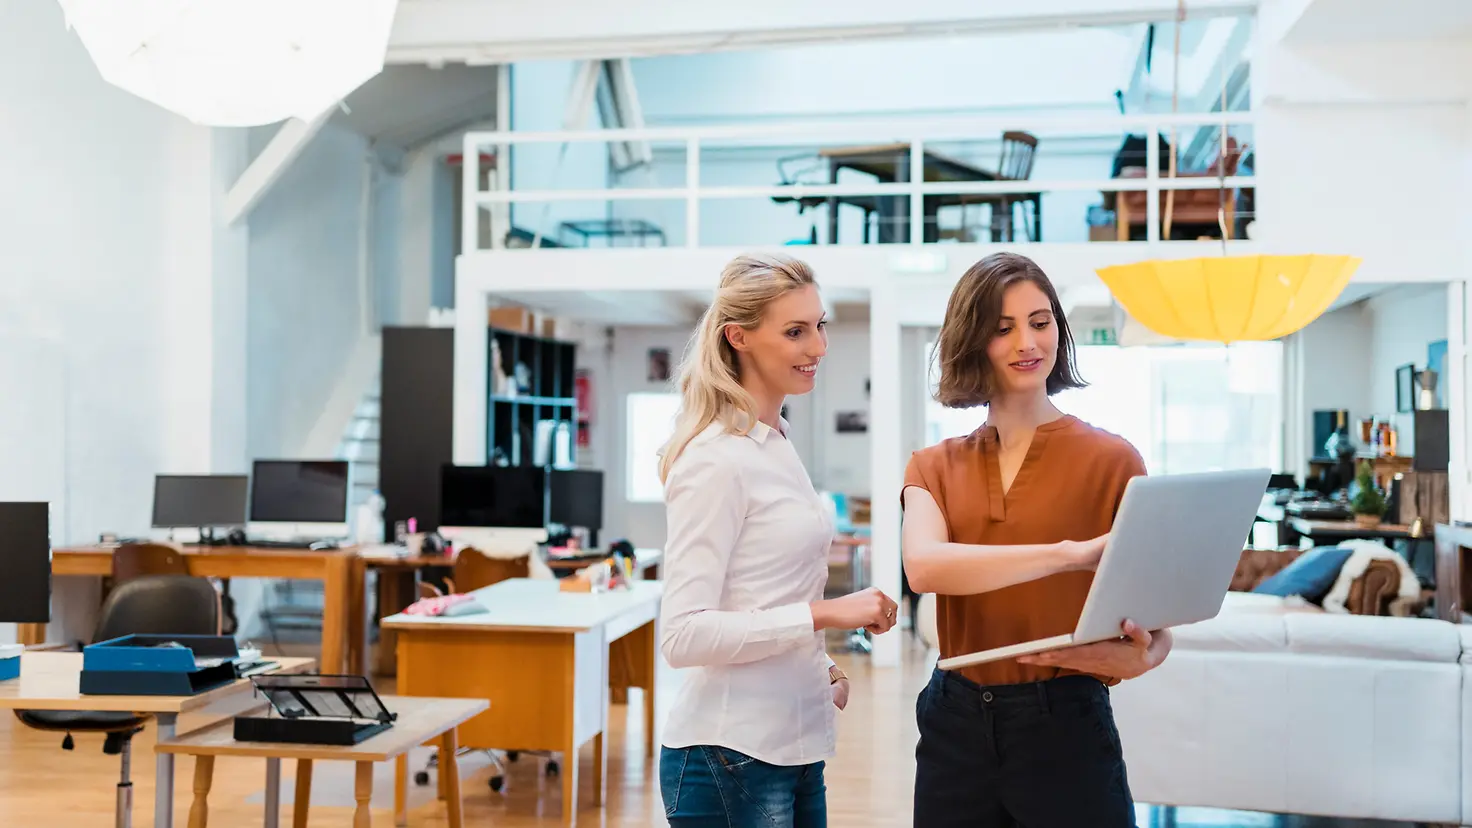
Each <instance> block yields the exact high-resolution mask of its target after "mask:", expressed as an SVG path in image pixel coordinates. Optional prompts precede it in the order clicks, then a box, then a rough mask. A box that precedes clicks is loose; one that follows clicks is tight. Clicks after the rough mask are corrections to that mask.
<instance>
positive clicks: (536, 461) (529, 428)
mask: <svg viewBox="0 0 1472 828" xmlns="http://www.w3.org/2000/svg"><path fill="white" fill-rule="evenodd" d="M487 347H488V348H489V350H490V353H489V354H488V358H487V360H486V365H487V377H486V388H487V389H488V391H489V392H490V400H489V404H488V405H487V406H486V414H487V416H486V463H487V464H488V465H510V466H530V465H537V466H552V465H564V464H565V465H569V466H570V465H575V464H576V463H577V428H578V422H577V398H576V396H575V394H574V391H573V386H574V382H573V380H574V376H575V373H576V370H577V345H576V344H574V343H572V342H564V341H561V340H558V339H552V338H550V337H544V336H537V335H535V334H530V333H525V332H522V331H513V330H507V329H505V328H498V327H495V326H492V327H491V328H490V336H489V337H487Z"/></svg>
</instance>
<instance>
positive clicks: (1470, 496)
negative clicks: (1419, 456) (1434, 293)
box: [1439, 281, 1472, 520]
mask: <svg viewBox="0 0 1472 828" xmlns="http://www.w3.org/2000/svg"><path fill="white" fill-rule="evenodd" d="M1467 300H1468V291H1467V283H1466V282H1465V281H1458V282H1452V283H1451V284H1449V285H1447V303H1446V335H1447V338H1446V369H1445V371H1444V372H1443V376H1442V377H1440V378H1439V381H1440V382H1442V383H1444V384H1445V386H1446V392H1445V394H1444V395H1443V396H1444V398H1445V399H1446V401H1447V420H1448V424H1447V429H1448V431H1449V434H1448V442H1449V445H1448V449H1449V452H1448V468H1449V472H1448V474H1447V495H1448V497H1449V499H1450V501H1451V504H1450V505H1451V516H1450V517H1451V519H1452V520H1468V519H1472V486H1469V477H1472V471H1469V470H1472V466H1469V465H1468V461H1469V460H1472V456H1469V454H1468V450H1467V448H1468V446H1467V443H1468V440H1467V422H1468V416H1467V411H1468V409H1467V406H1468V404H1469V403H1472V397H1469V396H1468V393H1467V392H1468V382H1467V380H1468V376H1467V367H1468V366H1467Z"/></svg>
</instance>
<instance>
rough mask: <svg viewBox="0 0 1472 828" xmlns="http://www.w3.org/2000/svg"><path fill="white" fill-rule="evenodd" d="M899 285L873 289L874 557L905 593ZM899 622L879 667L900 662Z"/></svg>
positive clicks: (881, 651) (882, 647)
mask: <svg viewBox="0 0 1472 828" xmlns="http://www.w3.org/2000/svg"><path fill="white" fill-rule="evenodd" d="M895 294H896V290H895V287H894V285H892V284H891V283H890V282H889V281H888V277H884V278H883V280H882V281H881V282H880V283H878V284H876V285H874V286H873V287H872V288H870V292H869V303H870V305H869V382H870V386H869V451H870V452H871V456H870V460H869V470H870V472H869V473H870V479H871V482H870V487H869V491H870V496H871V497H872V499H873V502H872V510H871V517H870V532H871V534H872V537H871V539H870V543H871V545H870V547H869V561H870V566H871V567H872V573H871V576H870V577H871V578H872V583H873V584H874V586H876V587H878V588H879V589H880V590H882V591H883V592H884V594H885V595H888V596H889V597H891V598H893V599H895V601H897V602H898V601H899V599H900V485H901V484H902V483H903V482H904V475H905V459H906V455H905V452H904V437H903V433H902V430H901V421H902V415H903V412H904V402H903V397H904V394H903V390H902V388H901V386H900V376H901V366H900V317H899V309H898V307H897V298H896V295H895ZM900 635H901V633H900V632H899V630H898V628H896V629H895V630H891V631H890V632H888V633H886V634H884V635H880V636H875V638H874V651H873V654H872V656H871V658H872V659H873V663H874V666H876V667H894V666H897V665H898V664H899V662H900Z"/></svg>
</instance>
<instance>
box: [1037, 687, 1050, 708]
mask: <svg viewBox="0 0 1472 828" xmlns="http://www.w3.org/2000/svg"><path fill="white" fill-rule="evenodd" d="M1037 685H1038V707H1039V708H1041V709H1042V711H1043V715H1045V716H1046V715H1050V714H1051V713H1052V711H1051V710H1049V709H1048V683H1047V682H1046V681H1040V682H1038V683H1037Z"/></svg>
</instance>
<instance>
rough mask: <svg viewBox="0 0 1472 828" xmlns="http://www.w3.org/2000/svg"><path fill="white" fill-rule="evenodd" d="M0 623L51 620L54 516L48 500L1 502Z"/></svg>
mask: <svg viewBox="0 0 1472 828" xmlns="http://www.w3.org/2000/svg"><path fill="white" fill-rule="evenodd" d="M0 569H3V570H4V571H5V576H4V577H0V622H4V623H7V624H45V623H48V622H49V621H51V516H50V504H47V503H0Z"/></svg>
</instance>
